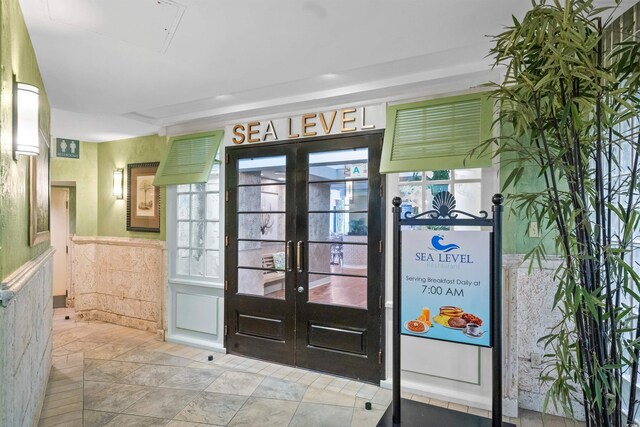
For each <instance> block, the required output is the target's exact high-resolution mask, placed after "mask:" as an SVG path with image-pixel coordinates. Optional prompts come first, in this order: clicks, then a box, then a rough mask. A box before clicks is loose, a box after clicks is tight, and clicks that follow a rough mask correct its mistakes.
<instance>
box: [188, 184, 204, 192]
mask: <svg viewBox="0 0 640 427" xmlns="http://www.w3.org/2000/svg"><path fill="white" fill-rule="evenodd" d="M203 191H204V184H203V183H198V184H191V192H192V193H202V192H203Z"/></svg>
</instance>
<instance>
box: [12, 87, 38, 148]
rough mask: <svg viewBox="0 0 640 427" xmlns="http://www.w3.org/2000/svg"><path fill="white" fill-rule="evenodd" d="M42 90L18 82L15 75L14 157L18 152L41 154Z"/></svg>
mask: <svg viewBox="0 0 640 427" xmlns="http://www.w3.org/2000/svg"><path fill="white" fill-rule="evenodd" d="M39 102H40V91H39V90H38V88H37V87H36V86H33V85H30V84H27V83H18V82H17V81H16V77H15V75H14V76H13V158H14V159H17V158H18V154H22V155H25V156H37V155H38V154H40V138H39V125H38V110H39Z"/></svg>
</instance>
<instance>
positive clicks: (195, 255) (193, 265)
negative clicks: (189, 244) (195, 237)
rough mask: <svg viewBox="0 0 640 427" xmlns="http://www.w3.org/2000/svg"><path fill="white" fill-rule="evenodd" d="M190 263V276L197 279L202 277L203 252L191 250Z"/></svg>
mask: <svg viewBox="0 0 640 427" xmlns="http://www.w3.org/2000/svg"><path fill="white" fill-rule="evenodd" d="M190 261H191V262H190V274H191V275H192V276H198V277H202V276H204V251H203V250H202V249H192V250H191V260H190Z"/></svg>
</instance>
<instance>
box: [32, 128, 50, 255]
mask: <svg viewBox="0 0 640 427" xmlns="http://www.w3.org/2000/svg"><path fill="white" fill-rule="evenodd" d="M39 139H40V154H39V155H37V156H31V157H29V245H30V246H35V245H38V244H40V243H42V242H46V241H48V240H49V239H50V231H49V230H50V221H51V219H50V200H51V177H50V174H49V170H50V161H51V152H50V143H49V139H48V138H47V137H46V136H45V134H44V133H43V132H42V130H41V131H40V136H39Z"/></svg>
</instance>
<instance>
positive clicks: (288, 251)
mask: <svg viewBox="0 0 640 427" xmlns="http://www.w3.org/2000/svg"><path fill="white" fill-rule="evenodd" d="M292 248H293V242H292V241H291V240H289V241H288V242H287V246H286V248H285V249H284V250H285V255H284V257H285V270H287V271H289V272H291V271H293V267H292V264H293V258H292V255H293V254H292Z"/></svg>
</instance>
